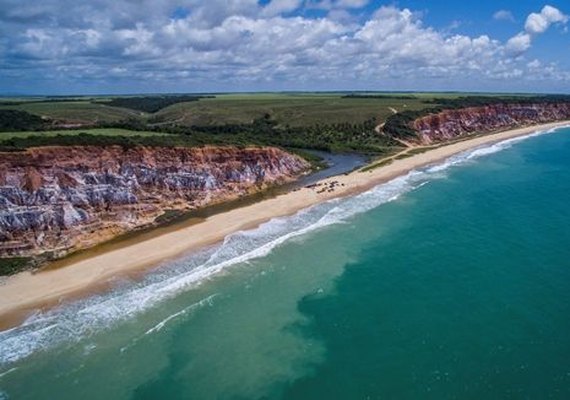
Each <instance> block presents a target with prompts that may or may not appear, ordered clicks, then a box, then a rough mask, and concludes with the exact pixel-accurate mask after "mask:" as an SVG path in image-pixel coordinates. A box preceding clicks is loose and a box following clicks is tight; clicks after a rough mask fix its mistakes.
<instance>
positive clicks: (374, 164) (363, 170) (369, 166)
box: [360, 158, 394, 172]
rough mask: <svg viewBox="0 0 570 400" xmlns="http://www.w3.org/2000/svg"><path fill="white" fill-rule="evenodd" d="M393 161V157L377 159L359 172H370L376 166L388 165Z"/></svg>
mask: <svg viewBox="0 0 570 400" xmlns="http://www.w3.org/2000/svg"><path fill="white" fill-rule="evenodd" d="M393 162H394V159H393V158H387V159H385V160H382V161H379V162H377V163H373V164H370V165H368V166H366V167H364V168H362V169H361V170H360V172H370V171H372V170H374V169H376V168H380V167H385V166H386V165H390V164H392V163H393Z"/></svg>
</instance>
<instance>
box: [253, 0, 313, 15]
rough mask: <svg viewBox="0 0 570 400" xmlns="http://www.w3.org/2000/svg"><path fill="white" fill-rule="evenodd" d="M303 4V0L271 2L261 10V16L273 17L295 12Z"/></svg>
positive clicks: (275, 0) (273, 0) (274, 0)
mask: <svg viewBox="0 0 570 400" xmlns="http://www.w3.org/2000/svg"><path fill="white" fill-rule="evenodd" d="M302 4H303V0H271V2H270V3H269V4H267V5H266V6H265V7H264V8H263V12H262V15H264V16H274V15H279V14H284V13H290V12H292V11H295V10H297V9H298V8H299V7H301V5H302Z"/></svg>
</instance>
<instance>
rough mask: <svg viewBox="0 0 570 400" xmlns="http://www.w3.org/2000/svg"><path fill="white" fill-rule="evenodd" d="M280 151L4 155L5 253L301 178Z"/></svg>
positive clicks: (96, 235)
mask: <svg viewBox="0 0 570 400" xmlns="http://www.w3.org/2000/svg"><path fill="white" fill-rule="evenodd" d="M308 167H309V165H308V163H307V162H306V161H304V160H303V159H301V158H299V157H297V156H294V155H291V154H289V153H286V152H284V151H282V150H279V149H276V148H268V147H266V148H245V149H238V148H234V147H203V148H194V149H188V148H145V147H134V148H128V149H127V148H122V147H119V146H107V147H96V146H73V147H40V148H31V149H29V150H27V151H25V152H21V153H0V171H1V173H0V256H30V255H35V254H38V253H42V252H46V251H56V252H57V253H58V254H62V253H65V252H66V251H69V250H74V249H78V248H82V247H86V246H90V245H93V244H96V243H98V242H100V241H102V240H105V239H108V238H110V237H112V236H114V235H116V234H118V233H122V232H126V231H128V230H131V229H133V228H137V227H140V226H143V225H146V224H149V223H152V221H153V220H154V219H155V218H156V217H157V216H159V215H160V214H162V213H163V212H164V210H167V209H168V210H172V209H178V210H189V209H193V208H197V207H202V206H205V205H207V204H210V203H212V202H220V201H224V200H228V199H233V198H236V197H238V196H240V195H243V194H247V193H251V192H253V191H256V190H260V189H262V188H264V187H266V186H267V185H271V184H277V183H282V182H285V181H289V180H292V179H294V178H295V177H297V176H298V175H299V174H300V173H302V172H303V171H304V170H306V169H307V168H308Z"/></svg>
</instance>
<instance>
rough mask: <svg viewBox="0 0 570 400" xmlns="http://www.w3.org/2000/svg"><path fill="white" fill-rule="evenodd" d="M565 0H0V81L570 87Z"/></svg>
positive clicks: (182, 86) (5, 86)
mask: <svg viewBox="0 0 570 400" xmlns="http://www.w3.org/2000/svg"><path fill="white" fill-rule="evenodd" d="M569 14H570V2H569V1H568V0H556V1H550V0H548V2H545V1H544V0H542V1H534V0H495V1H487V0H479V1H453V0H445V1H444V0H409V1H406V0H401V1H390V2H387V1H379V0H122V1H121V0H41V1H38V0H0V95H14V94H51V95H64V94H121V93H161V92H168V93H173V92H180V93H198V92H241V91H335V90H387V91H398V90H405V91H410V90H411V91H413V90H416V91H484V92H489V91H491V92H541V93H545V92H549V93H570V32H569V27H568V24H569V16H568V15H569Z"/></svg>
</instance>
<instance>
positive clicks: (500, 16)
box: [493, 10, 515, 22]
mask: <svg viewBox="0 0 570 400" xmlns="http://www.w3.org/2000/svg"><path fill="white" fill-rule="evenodd" d="M493 19H494V20H497V21H510V22H514V21H515V17H514V16H513V13H512V12H510V11H509V10H499V11H497V12H496V13H495V14H493Z"/></svg>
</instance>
